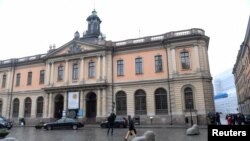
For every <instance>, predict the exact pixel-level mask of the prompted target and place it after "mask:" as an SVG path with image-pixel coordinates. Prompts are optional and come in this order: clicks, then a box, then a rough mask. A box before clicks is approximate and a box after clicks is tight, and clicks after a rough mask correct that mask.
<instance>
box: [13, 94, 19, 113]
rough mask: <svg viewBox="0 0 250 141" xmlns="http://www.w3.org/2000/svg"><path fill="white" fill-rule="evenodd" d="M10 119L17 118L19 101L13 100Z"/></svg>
mask: <svg viewBox="0 0 250 141" xmlns="http://www.w3.org/2000/svg"><path fill="white" fill-rule="evenodd" d="M12 112H13V113H12V117H18V114H19V99H18V98H15V99H14V101H13V110H12Z"/></svg>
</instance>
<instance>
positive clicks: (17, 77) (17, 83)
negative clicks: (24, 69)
mask: <svg viewBox="0 0 250 141" xmlns="http://www.w3.org/2000/svg"><path fill="white" fill-rule="evenodd" d="M20 79H21V74H20V73H18V74H16V86H20Z"/></svg>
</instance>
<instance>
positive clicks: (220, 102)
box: [213, 69, 238, 117]
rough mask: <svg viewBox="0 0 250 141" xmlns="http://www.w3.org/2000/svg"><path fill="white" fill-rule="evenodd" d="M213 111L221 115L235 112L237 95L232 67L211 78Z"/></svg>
mask: <svg viewBox="0 0 250 141" xmlns="http://www.w3.org/2000/svg"><path fill="white" fill-rule="evenodd" d="M213 86H214V103H215V111H216V112H221V113H222V117H225V115H226V114H228V113H237V112H238V111H237V108H238V104H237V95H236V88H235V84H234V76H233V74H232V69H228V70H226V71H225V72H223V73H220V74H218V75H216V76H215V77H214V79H213Z"/></svg>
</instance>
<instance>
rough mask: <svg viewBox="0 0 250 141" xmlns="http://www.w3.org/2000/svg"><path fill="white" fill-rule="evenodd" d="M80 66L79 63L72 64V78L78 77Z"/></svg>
mask: <svg viewBox="0 0 250 141" xmlns="http://www.w3.org/2000/svg"><path fill="white" fill-rule="evenodd" d="M78 73H79V67H78V63H74V64H73V66H72V80H77V79H78Z"/></svg>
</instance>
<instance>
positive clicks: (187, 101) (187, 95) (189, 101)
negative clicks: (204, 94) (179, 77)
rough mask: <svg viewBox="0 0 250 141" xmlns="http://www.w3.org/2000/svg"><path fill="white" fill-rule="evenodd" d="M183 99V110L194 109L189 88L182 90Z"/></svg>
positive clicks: (191, 92)
mask: <svg viewBox="0 0 250 141" xmlns="http://www.w3.org/2000/svg"><path fill="white" fill-rule="evenodd" d="M184 97H185V108H186V109H194V98H193V91H192V89H191V88H189V87H187V88H185V89H184Z"/></svg>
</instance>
